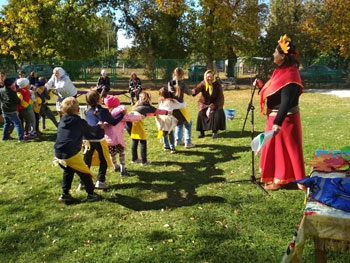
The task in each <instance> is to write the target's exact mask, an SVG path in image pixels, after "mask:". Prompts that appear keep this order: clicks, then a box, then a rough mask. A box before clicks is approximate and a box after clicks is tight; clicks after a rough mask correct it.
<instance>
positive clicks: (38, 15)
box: [0, 0, 350, 66]
mask: <svg viewBox="0 0 350 263" xmlns="http://www.w3.org/2000/svg"><path fill="white" fill-rule="evenodd" d="M269 3H270V5H269V6H268V5H267V4H266V1H259V0H222V1H216V0H143V1H140V0H113V1H112V0H78V1H75V0H24V1H23V0H9V2H8V5H6V6H4V7H3V9H2V10H1V17H0V26H1V30H0V35H1V39H0V54H1V55H3V56H10V57H13V58H15V59H16V60H25V59H26V60H33V59H48V60H52V59H85V58H95V57H96V56H99V55H100V54H101V52H102V51H103V50H105V49H106V48H107V49H108V52H109V49H110V48H109V47H111V49H112V47H113V49H114V48H116V47H117V43H116V35H117V32H118V30H119V29H123V30H124V31H125V32H126V34H127V35H126V37H128V38H130V39H133V47H131V48H130V51H129V52H128V54H129V55H130V56H133V57H137V58H140V57H141V58H143V59H145V60H146V61H148V62H147V63H149V64H151V63H152V61H153V60H154V59H155V58H163V59H186V58H193V57H195V58H201V59H203V60H205V61H206V62H207V64H210V63H212V62H213V60H215V59H222V58H226V59H235V58H236V57H237V56H271V54H272V52H273V50H274V47H275V45H276V43H277V42H276V41H277V40H278V38H279V37H280V35H283V34H285V33H287V34H288V35H290V36H291V37H292V38H293V40H295V41H296V44H297V46H298V48H299V51H300V54H302V55H303V56H308V57H315V56H317V54H319V53H320V52H332V53H336V54H338V55H339V56H342V57H344V58H349V56H350V46H349V36H348V34H347V32H348V31H349V30H348V29H349V27H350V21H349V20H350V18H349V17H350V5H349V4H350V0H344V1H332V0H306V1H305V0H271V1H270V2H269ZM113 54H116V52H115V53H113ZM209 66H210V65H209Z"/></svg>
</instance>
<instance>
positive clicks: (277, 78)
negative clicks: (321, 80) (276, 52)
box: [260, 66, 303, 113]
mask: <svg viewBox="0 0 350 263" xmlns="http://www.w3.org/2000/svg"><path fill="white" fill-rule="evenodd" d="M291 83H295V84H298V85H299V86H300V94H301V93H302V92H303V84H302V83H301V78H300V74H299V70H298V68H297V67H295V66H291V67H282V68H276V69H275V70H274V71H273V74H272V76H271V78H270V79H269V80H268V81H267V82H266V83H265V85H264V87H262V89H261V90H260V112H261V113H264V106H265V100H266V98H267V97H269V96H271V95H273V94H275V93H276V92H277V91H279V90H280V89H282V88H284V87H285V86H287V85H288V84H291Z"/></svg>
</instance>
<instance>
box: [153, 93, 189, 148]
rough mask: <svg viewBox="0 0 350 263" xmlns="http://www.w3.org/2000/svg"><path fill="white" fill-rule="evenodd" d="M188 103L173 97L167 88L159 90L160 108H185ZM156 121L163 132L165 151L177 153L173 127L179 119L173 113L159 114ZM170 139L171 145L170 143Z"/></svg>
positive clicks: (169, 109) (170, 109)
mask: <svg viewBox="0 0 350 263" xmlns="http://www.w3.org/2000/svg"><path fill="white" fill-rule="evenodd" d="M185 107H186V103H185V102H183V103H180V102H178V101H177V100H175V99H172V98H171V95H170V92H169V91H168V89H167V88H164V87H162V88H160V90H159V105H158V108H159V109H162V110H167V111H171V112H172V111H173V110H176V109H181V108H185ZM156 122H157V126H158V129H159V130H160V131H162V133H163V136H162V137H163V143H164V151H170V152H171V153H175V139H174V131H173V129H174V128H175V127H176V125H177V122H178V120H177V119H176V118H175V117H174V116H173V115H157V117H156ZM169 141H170V145H169Z"/></svg>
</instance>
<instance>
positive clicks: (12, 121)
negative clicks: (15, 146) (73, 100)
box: [2, 111, 23, 140]
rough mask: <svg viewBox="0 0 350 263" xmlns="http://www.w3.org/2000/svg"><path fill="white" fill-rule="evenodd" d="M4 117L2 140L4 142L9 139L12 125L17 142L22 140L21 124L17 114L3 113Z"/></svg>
mask: <svg viewBox="0 0 350 263" xmlns="http://www.w3.org/2000/svg"><path fill="white" fill-rule="evenodd" d="M2 115H3V117H4V130H3V133H2V139H3V140H6V139H8V138H9V137H10V134H11V131H12V126H13V125H14V126H15V128H16V131H17V137H18V140H23V129H22V123H21V120H20V119H19V117H18V115H17V112H15V111H14V112H3V113H2Z"/></svg>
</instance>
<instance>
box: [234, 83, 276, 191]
mask: <svg viewBox="0 0 350 263" xmlns="http://www.w3.org/2000/svg"><path fill="white" fill-rule="evenodd" d="M255 90H256V85H254V86H253V90H252V94H251V97H250V101H249V104H248V108H247V114H246V116H245V120H244V123H243V128H242V131H241V134H243V132H244V127H245V124H246V122H247V119H248V115H249V112H250V113H251V124H252V128H251V139H252V140H253V139H254V110H255V107H254V105H253V98H254V94H255ZM251 154H252V174H251V175H250V179H247V180H238V181H228V183H239V182H252V183H253V184H255V185H257V186H258V187H259V188H260V189H261V190H262V191H264V192H265V194H266V195H267V196H270V194H269V193H268V192H267V191H266V189H265V188H264V187H262V185H261V184H259V183H258V182H257V180H256V177H255V165H254V151H251Z"/></svg>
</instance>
